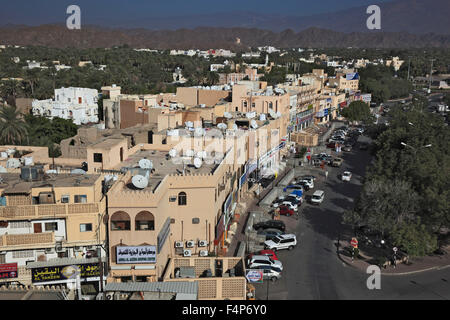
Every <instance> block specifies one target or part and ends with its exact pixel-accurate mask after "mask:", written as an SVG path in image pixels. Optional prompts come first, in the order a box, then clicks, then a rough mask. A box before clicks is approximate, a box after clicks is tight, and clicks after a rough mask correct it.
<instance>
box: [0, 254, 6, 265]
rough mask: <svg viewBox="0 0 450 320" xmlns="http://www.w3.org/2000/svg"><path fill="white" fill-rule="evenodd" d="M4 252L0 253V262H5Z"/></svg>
mask: <svg viewBox="0 0 450 320" xmlns="http://www.w3.org/2000/svg"><path fill="white" fill-rule="evenodd" d="M5 257H6V254H0V263H5V262H6V258H5Z"/></svg>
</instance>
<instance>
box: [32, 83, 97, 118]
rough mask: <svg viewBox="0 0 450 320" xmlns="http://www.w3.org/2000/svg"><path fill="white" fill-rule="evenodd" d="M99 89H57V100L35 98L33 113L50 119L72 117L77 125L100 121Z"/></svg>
mask: <svg viewBox="0 0 450 320" xmlns="http://www.w3.org/2000/svg"><path fill="white" fill-rule="evenodd" d="M97 101H98V91H97V90H96V89H88V88H73V87H70V88H61V89H55V100H52V99H47V100H34V101H33V103H32V114H33V115H35V116H43V117H47V118H49V119H53V118H55V117H58V118H62V119H71V120H73V122H74V123H75V124H77V125H80V124H87V123H97V122H98V104H97Z"/></svg>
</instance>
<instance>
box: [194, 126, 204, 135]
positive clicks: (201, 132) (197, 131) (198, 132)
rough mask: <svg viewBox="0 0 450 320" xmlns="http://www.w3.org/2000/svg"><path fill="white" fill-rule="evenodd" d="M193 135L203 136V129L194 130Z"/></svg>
mask: <svg viewBox="0 0 450 320" xmlns="http://www.w3.org/2000/svg"><path fill="white" fill-rule="evenodd" d="M195 135H197V136H203V128H200V127H198V128H195Z"/></svg>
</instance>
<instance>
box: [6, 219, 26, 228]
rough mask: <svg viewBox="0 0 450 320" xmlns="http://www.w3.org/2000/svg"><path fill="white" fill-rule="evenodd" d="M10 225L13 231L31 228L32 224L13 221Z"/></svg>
mask: <svg viewBox="0 0 450 320" xmlns="http://www.w3.org/2000/svg"><path fill="white" fill-rule="evenodd" d="M9 225H10V228H11V229H19V228H31V222H29V221H11V222H10V223H9Z"/></svg>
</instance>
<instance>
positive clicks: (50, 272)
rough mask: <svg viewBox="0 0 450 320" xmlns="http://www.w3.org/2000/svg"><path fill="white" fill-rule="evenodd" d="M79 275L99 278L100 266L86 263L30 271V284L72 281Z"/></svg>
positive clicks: (84, 277)
mask: <svg viewBox="0 0 450 320" xmlns="http://www.w3.org/2000/svg"><path fill="white" fill-rule="evenodd" d="M77 274H79V275H80V278H82V279H86V278H90V277H99V276H100V265H99V264H98V263H86V264H78V265H68V266H54V267H43V268H33V269H31V282H32V283H38V282H48V281H60V280H67V279H74V277H75V276H76V275H77Z"/></svg>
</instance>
